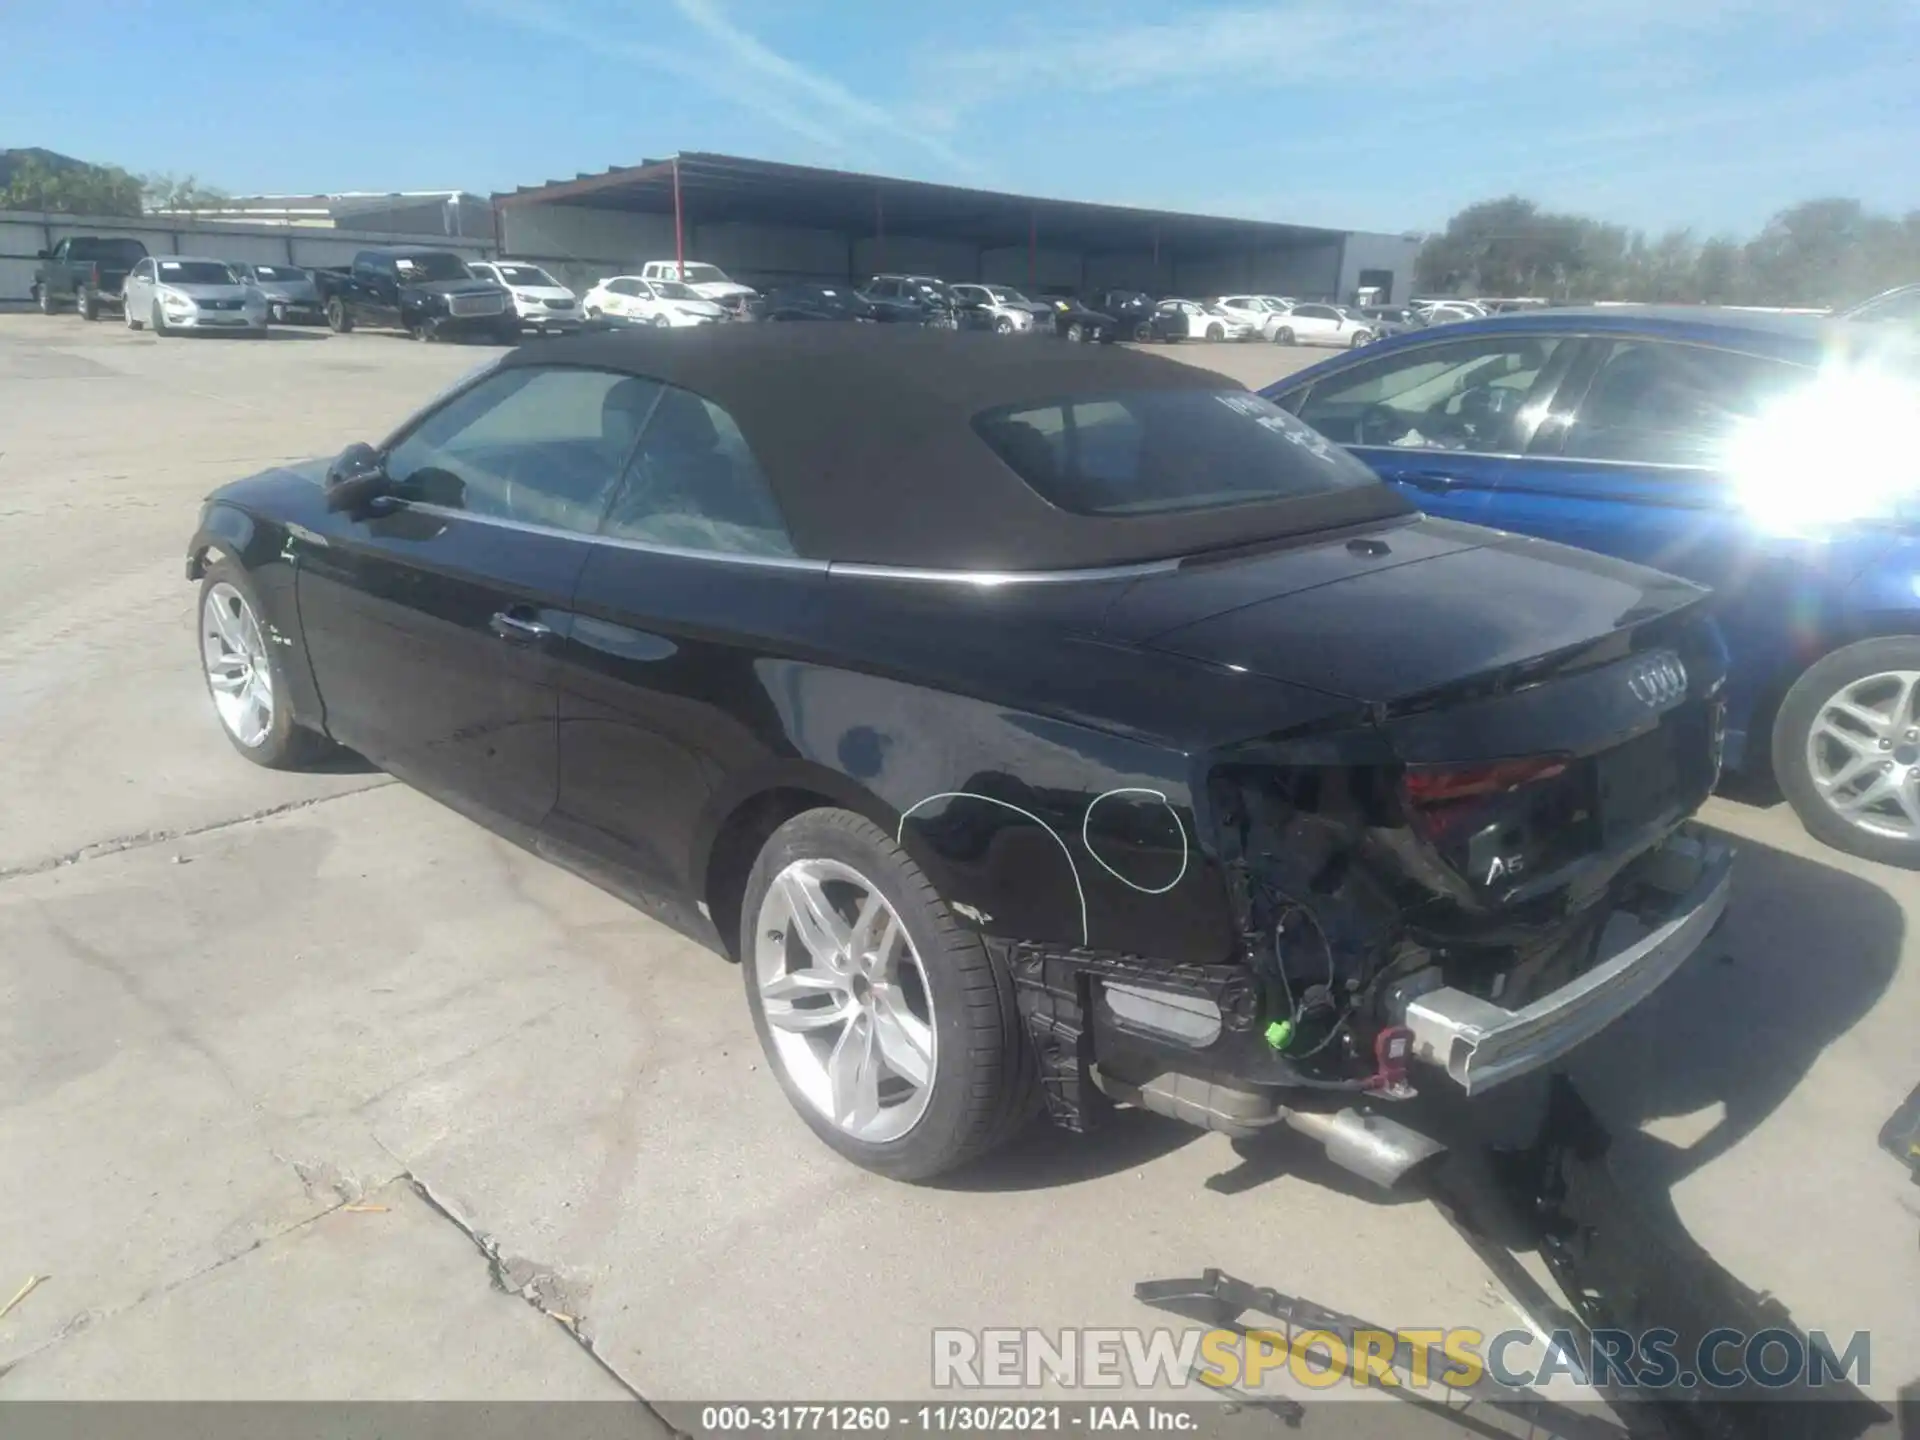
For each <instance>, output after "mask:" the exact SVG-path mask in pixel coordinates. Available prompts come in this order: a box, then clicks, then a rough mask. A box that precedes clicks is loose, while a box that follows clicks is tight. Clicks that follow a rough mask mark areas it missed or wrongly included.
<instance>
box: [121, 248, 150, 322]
mask: <svg viewBox="0 0 1920 1440" xmlns="http://www.w3.org/2000/svg"><path fill="white" fill-rule="evenodd" d="M120 293H121V295H122V296H123V297H124V299H125V301H126V307H127V314H128V315H129V316H131V317H132V318H133V319H134V320H135V321H136V322H138V323H139V324H142V325H144V324H146V323H147V316H148V312H150V311H151V310H152V309H153V261H152V260H151V259H148V260H142V261H141V262H140V263H139V264H137V265H135V266H134V267H133V269H131V270H130V271H128V272H127V279H126V284H125V287H124V288H123V289H122V290H121V292H120Z"/></svg>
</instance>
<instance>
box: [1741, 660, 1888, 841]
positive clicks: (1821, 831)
mask: <svg viewBox="0 0 1920 1440" xmlns="http://www.w3.org/2000/svg"><path fill="white" fill-rule="evenodd" d="M1887 670H1920V636H1913V635H1893V636H1884V637H1880V638H1877V639H1872V640H1861V641H1858V642H1856V643H1854V644H1852V645H1846V646H1843V647H1841V648H1840V649H1838V650H1835V651H1834V652H1833V653H1832V654H1830V655H1827V656H1825V657H1824V658H1822V659H1820V660H1818V661H1816V662H1814V664H1812V665H1810V666H1809V667H1808V668H1807V670H1806V672H1805V673H1804V674H1803V675H1801V677H1800V678H1799V679H1798V680H1796V681H1795V682H1794V683H1793V687H1792V688H1791V689H1790V690H1788V691H1787V695H1786V699H1784V700H1783V701H1781V704H1780V713H1779V714H1778V715H1777V716H1776V717H1775V719H1774V723H1773V735H1772V747H1771V748H1772V760H1773V774H1774V780H1775V781H1776V783H1778V785H1779V786H1780V792H1781V794H1783V795H1784V796H1786V799H1787V803H1788V804H1789V805H1791V806H1792V807H1793V812H1794V814H1795V815H1797V816H1799V817H1800V823H1801V824H1802V825H1803V826H1805V827H1806V831H1807V833H1808V834H1809V835H1811V836H1813V837H1814V839H1816V840H1819V841H1820V842H1822V843H1823V844H1826V845H1831V846H1832V847H1833V848H1834V849H1836V850H1839V851H1842V852H1843V853H1845V854H1848V855H1857V856H1859V857H1861V858H1862V859H1865V860H1877V861H1879V862H1880V863H1881V864H1883V865H1897V866H1899V867H1901V868H1902V869H1908V870H1914V869H1920V840H1896V839H1893V838H1891V837H1890V836H1884V835H1869V834H1868V833H1866V832H1865V831H1864V830H1860V829H1857V828H1856V827H1854V826H1852V825H1849V824H1848V823H1847V822H1846V821H1844V820H1842V819H1841V818H1840V817H1839V816H1838V815H1836V814H1834V813H1833V810H1832V808H1831V807H1830V806H1829V805H1828V804H1827V802H1826V801H1825V800H1823V799H1822V798H1821V797H1820V792H1819V790H1818V789H1817V788H1815V786H1814V783H1813V775H1812V773H1811V771H1810V770H1809V769H1808V767H1807V736H1808V734H1809V732H1810V731H1811V729H1812V727H1813V722H1814V721H1815V720H1816V719H1818V718H1819V714H1820V710H1821V707H1822V706H1824V705H1825V704H1826V703H1827V701H1828V700H1829V699H1831V698H1832V697H1833V696H1834V695H1836V694H1838V693H1839V692H1840V691H1841V690H1843V689H1845V688H1846V687H1847V686H1848V685H1849V684H1851V683H1852V682H1854V681H1856V680H1862V679H1865V678H1866V677H1867V676H1869V675H1876V674H1879V673H1881V672H1882V671H1887Z"/></svg>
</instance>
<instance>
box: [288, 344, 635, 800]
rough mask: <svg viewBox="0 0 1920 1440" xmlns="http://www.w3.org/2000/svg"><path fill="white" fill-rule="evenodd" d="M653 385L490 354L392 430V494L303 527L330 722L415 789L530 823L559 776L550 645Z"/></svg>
mask: <svg viewBox="0 0 1920 1440" xmlns="http://www.w3.org/2000/svg"><path fill="white" fill-rule="evenodd" d="M657 393H658V391H657V387H656V386H655V385H654V384H653V383H652V382H651V381H644V380H637V379H635V378H633V377H632V376H629V375H624V374H618V373H614V372H609V371H601V370H594V369H587V368H573V367H549V366H536V365H527V366H508V367H504V368H500V367H494V368H491V369H489V370H488V371H487V372H486V373H485V374H483V375H482V377H481V378H480V379H478V380H477V381H475V382H473V383H471V384H468V385H466V386H463V387H462V388H460V389H458V390H456V391H455V392H454V393H453V394H452V395H450V396H449V397H448V398H447V399H445V400H444V401H442V402H441V403H440V404H439V405H437V406H436V407H434V408H433V409H432V410H430V411H428V412H427V413H426V414H425V415H424V416H423V417H421V418H419V419H418V420H417V421H416V422H414V423H413V424H411V425H410V426H409V428H408V429H407V430H405V431H404V432H403V433H402V434H401V435H400V436H399V437H398V438H397V439H396V440H395V442H393V443H391V444H390V445H388V446H387V447H386V449H385V451H384V452H383V461H384V464H385V467H386V471H387V475H388V480H389V486H388V492H387V494H386V496H385V497H384V498H383V499H381V500H379V501H376V502H374V503H373V504H372V505H371V506H370V507H369V508H368V509H367V510H365V511H363V512H359V513H338V514H334V515H331V516H330V517H329V522H328V524H327V526H326V527H325V529H324V531H323V532H320V533H316V534H313V535H310V536H308V537H306V538H304V539H298V540H296V542H295V544H296V547H297V549H296V558H297V567H298V568H297V574H298V582H297V584H298V596H299V604H300V616H301V623H302V627H303V630H304V632H305V635H306V640H307V651H308V654H309V656H310V657H311V660H312V664H313V671H314V678H315V682H316V684H317V686H318V688H319V692H320V698H321V703H322V705H323V707H324V711H325V715H326V723H327V728H328V730H329V732H330V733H331V734H333V735H334V736H335V738H337V739H339V740H340V741H342V742H343V743H345V744H347V745H349V746H352V747H353V748H355V749H357V750H359V751H361V752H362V753H363V754H365V755H367V756H368V757H369V758H370V759H373V760H375V761H377V762H378V763H380V764H381V765H383V766H386V767H387V768H389V769H392V770H394V771H395V772H396V773H399V774H401V775H403V776H404V777H406V778H408V779H410V780H413V781H415V782H416V783H418V784H420V785H421V786H422V787H423V788H425V789H429V790H432V791H434V792H436V793H439V794H443V795H446V796H448V797H449V798H454V799H464V800H468V801H471V802H473V803H474V804H476V805H478V806H479V807H480V808H482V809H484V810H486V811H488V812H490V813H491V814H492V815H494V816H497V817H500V818H502V819H505V820H507V821H509V822H512V823H514V824H519V825H537V824H538V823H539V821H540V820H541V818H542V817H544V815H545V814H546V812H547V810H548V809H550V808H551V806H552V803H553V798H554V794H555V789H556V785H557V770H558V738H557V733H556V726H557V720H556V705H555V690H554V663H555V662H554V655H555V649H556V647H557V646H558V645H560V644H561V643H563V642H564V641H565V639H566V637H567V635H568V633H569V630H570V628H571V625H572V613H571V610H570V608H569V606H570V604H571V601H572V598H573V590H574V584H575V581H576V580H577V578H578V576H579V573H580V569H581V566H582V564H583V563H584V562H585V559H586V546H587V543H588V537H590V536H591V535H592V534H593V533H594V531H595V529H596V528H597V527H598V525H599V522H600V516H601V514H602V512H603V510H604V509H605V506H606V503H607V500H608V499H609V497H610V496H611V494H612V492H613V488H614V485H615V484H616V482H617V481H618V479H619V475H620V470H621V467H622V466H623V465H624V464H625V462H626V459H627V457H628V455H629V454H630V453H631V450H632V444H633V441H634V438H635V437H636V436H637V435H638V433H639V430H640V426H641V424H642V423H643V421H644V419H645V417H646V414H647V413H648V411H649V410H650V409H651V408H652V405H653V403H654V401H655V399H656V398H657Z"/></svg>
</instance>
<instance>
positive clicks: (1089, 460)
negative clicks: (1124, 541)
mask: <svg viewBox="0 0 1920 1440" xmlns="http://www.w3.org/2000/svg"><path fill="white" fill-rule="evenodd" d="M973 426H974V429H975V430H976V431H977V432H978V433H979V435H980V437H981V438H982V439H983V440H985V441H986V442H987V444H989V445H990V446H992V447H993V449H994V452H995V453H996V454H998V455H999V457H1000V458H1001V459H1002V460H1004V461H1005V462H1006V463H1007V465H1008V466H1009V467H1011V468H1012V470H1013V471H1014V473H1015V474H1017V475H1018V476H1019V477H1020V478H1021V479H1022V480H1024V481H1026V482H1027V484H1028V485H1030V486H1032V487H1033V488H1034V490H1036V491H1038V492H1039V494H1040V496H1041V497H1042V498H1043V499H1045V500H1046V501H1047V502H1048V503H1050V504H1052V505H1055V506H1057V507H1058V508H1060V509H1062V510H1067V511H1071V512H1072V513H1074V514H1076V515H1106V516H1121V515H1160V514H1172V513H1177V512H1182V511H1194V510H1211V509H1217V508H1220V507H1223V506H1230V505H1245V504H1255V503H1265V502H1272V501H1275V500H1293V499H1300V498H1303V497H1306V496H1311V495H1325V494H1329V493H1331V492H1334V491H1338V490H1350V489H1355V488H1358V487H1361V486H1371V485H1377V484H1379V483H1380V482H1379V481H1378V480H1377V479H1376V478H1375V476H1374V474H1373V472H1372V471H1371V470H1369V469H1367V467H1366V466H1365V465H1362V464H1361V463H1360V462H1359V461H1358V460H1355V459H1354V458H1353V457H1352V456H1351V455H1349V454H1347V452H1346V451H1344V450H1342V449H1341V448H1340V447H1339V446H1337V445H1335V444H1334V443H1333V442H1332V441H1331V440H1328V439H1327V438H1326V437H1325V436H1324V435H1322V434H1320V432H1319V431H1317V430H1314V429H1312V428H1310V427H1309V426H1307V425H1304V424H1302V423H1301V422H1300V421H1299V420H1296V419H1295V418H1294V417H1293V416H1291V415H1289V414H1288V413H1287V412H1286V411H1284V410H1282V409H1281V408H1280V407H1279V406H1277V405H1275V404H1274V403H1273V402H1272V401H1270V400H1267V399H1264V398H1263V397H1261V396H1259V395H1252V394H1248V393H1247V392H1246V391H1243V390H1234V391H1210V390H1156V391H1139V392H1135V393H1132V394H1125V395H1110V396H1097V397H1075V398H1074V399H1071V400H1053V401H1047V402H1045V403H1043V404H1023V405H1014V406H1005V407H1002V408H1000V409H997V410H988V411H985V412H983V413H981V414H979V415H976V416H975V417H974V420H973Z"/></svg>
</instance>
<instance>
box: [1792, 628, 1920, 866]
mask: <svg viewBox="0 0 1920 1440" xmlns="http://www.w3.org/2000/svg"><path fill="white" fill-rule="evenodd" d="M1772 741H1773V743H1772V758H1773V774H1774V779H1775V780H1776V781H1777V782H1778V784H1779V786H1780V791H1781V793H1782V794H1783V795H1785V796H1786V798H1787V803H1788V804H1790V805H1791V806H1793V810H1794V813H1795V814H1796V815H1798V816H1799V817H1800V823H1801V824H1802V825H1804V826H1806V828H1807V833H1808V834H1810V835H1812V836H1813V837H1814V838H1815V839H1817V840H1821V841H1824V842H1825V843H1826V844H1828V845H1831V846H1833V847H1834V849H1836V850H1842V851H1845V852H1846V853H1847V854H1849V855H1858V856H1860V857H1862V858H1863V859H1867V860H1877V861H1879V862H1880V863H1882V864H1884V865H1898V866H1901V867H1902V868H1904V869H1910V870H1912V869H1920V636H1913V635H1889V636H1881V637H1877V638H1875V639H1872V640H1861V641H1859V642H1857V643H1855V644H1852V645H1846V646H1842V647H1841V648H1840V649H1838V650H1836V651H1834V652H1833V653H1832V654H1831V655H1828V656H1826V657H1824V658H1823V659H1821V660H1819V661H1817V662H1815V663H1814V664H1813V665H1811V666H1809V667H1808V668H1807V671H1806V673H1805V674H1803V675H1802V676H1801V677H1800V678H1799V679H1798V680H1797V681H1795V682H1794V685H1793V688H1792V689H1791V690H1789V691H1788V692H1787V696H1786V699H1785V700H1783V701H1782V702H1781V705H1780V713H1779V715H1778V717H1777V718H1776V719H1775V721H1774V725H1773V737H1772Z"/></svg>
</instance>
